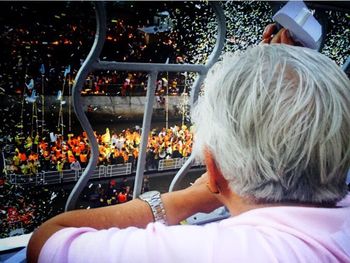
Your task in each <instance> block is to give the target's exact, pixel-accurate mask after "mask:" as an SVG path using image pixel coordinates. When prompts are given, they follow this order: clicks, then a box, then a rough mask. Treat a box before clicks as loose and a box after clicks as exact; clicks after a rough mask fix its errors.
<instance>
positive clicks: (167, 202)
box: [162, 186, 222, 225]
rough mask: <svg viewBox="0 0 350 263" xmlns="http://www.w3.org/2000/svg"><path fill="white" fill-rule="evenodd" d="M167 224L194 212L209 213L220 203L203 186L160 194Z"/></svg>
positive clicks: (185, 217)
mask: <svg viewBox="0 0 350 263" xmlns="http://www.w3.org/2000/svg"><path fill="white" fill-rule="evenodd" d="M162 200H163V204H164V209H165V211H166V215H167V220H168V223H169V225H175V224H178V223H179V222H181V221H182V220H184V219H187V218H188V217H190V216H191V215H193V214H195V213H199V212H202V213H209V212H211V211H213V210H214V209H216V208H218V207H220V206H222V203H221V202H220V201H219V200H218V199H217V198H216V197H215V195H213V194H212V193H210V192H209V191H208V189H207V188H206V187H205V186H204V187H203V186H191V187H188V188H186V189H183V190H179V191H175V192H170V193H165V194H162Z"/></svg>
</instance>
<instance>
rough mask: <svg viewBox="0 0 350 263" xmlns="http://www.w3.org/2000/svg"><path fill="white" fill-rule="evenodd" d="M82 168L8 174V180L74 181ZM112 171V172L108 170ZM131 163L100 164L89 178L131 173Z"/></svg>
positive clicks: (39, 182) (23, 182) (25, 183)
mask: <svg viewBox="0 0 350 263" xmlns="http://www.w3.org/2000/svg"><path fill="white" fill-rule="evenodd" d="M84 170H85V168H83V169H82V170H63V171H60V172H59V171H48V172H42V173H38V174H36V175H23V174H9V175H8V178H9V182H10V183H11V184H16V185H28V184H31V185H50V184H60V183H66V182H76V181H77V180H78V179H79V177H80V176H81V175H82V174H83V172H84ZM108 171H112V172H108ZM131 172H132V171H131V163H126V164H115V165H107V166H105V165H100V166H97V167H96V169H95V170H94V171H93V174H92V176H91V177H90V178H91V179H96V178H109V177H117V176H124V175H129V174H131Z"/></svg>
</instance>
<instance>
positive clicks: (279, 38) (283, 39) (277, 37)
mask: <svg viewBox="0 0 350 263" xmlns="http://www.w3.org/2000/svg"><path fill="white" fill-rule="evenodd" d="M275 30H276V24H269V25H267V26H266V27H265V30H264V33H263V40H262V41H261V43H265V44H274V43H280V44H287V45H292V46H295V45H296V43H295V41H294V40H293V38H292V37H291V36H290V33H289V31H288V29H285V28H282V29H281V30H280V31H278V32H277V34H273V33H274V31H275Z"/></svg>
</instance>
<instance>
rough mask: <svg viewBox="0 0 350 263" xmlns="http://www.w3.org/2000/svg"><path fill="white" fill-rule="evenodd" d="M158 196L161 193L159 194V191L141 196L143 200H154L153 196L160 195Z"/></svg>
mask: <svg viewBox="0 0 350 263" xmlns="http://www.w3.org/2000/svg"><path fill="white" fill-rule="evenodd" d="M158 194H159V192H157V191H149V192H145V193H143V194H142V195H140V197H141V198H142V199H149V198H152V197H153V196H155V195H158Z"/></svg>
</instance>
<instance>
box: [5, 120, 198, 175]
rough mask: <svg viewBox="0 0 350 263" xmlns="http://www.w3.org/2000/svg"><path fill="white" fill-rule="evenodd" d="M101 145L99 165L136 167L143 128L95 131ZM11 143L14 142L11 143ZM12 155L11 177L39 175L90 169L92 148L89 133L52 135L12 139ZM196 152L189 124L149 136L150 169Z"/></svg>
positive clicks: (9, 152) (8, 169)
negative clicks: (160, 161) (193, 147)
mask: <svg viewBox="0 0 350 263" xmlns="http://www.w3.org/2000/svg"><path fill="white" fill-rule="evenodd" d="M95 135H96V139H97V141H98V144H99V160H98V165H109V164H112V165H113V164H123V163H131V164H132V167H135V166H136V162H137V159H138V155H139V146H140V141H141V129H140V128H139V127H136V128H135V129H125V130H123V131H122V132H120V133H117V132H115V131H113V132H110V130H109V128H107V129H106V132H105V133H104V134H99V133H97V132H95ZM10 142H11V143H10ZM7 146H9V147H8V150H9V151H8V155H7V156H5V158H6V163H7V167H6V168H5V169H6V173H8V174H23V175H29V176H30V175H35V174H37V173H38V172H43V171H59V172H60V171H63V170H69V169H73V170H75V169H80V167H82V168H84V167H86V166H87V163H88V160H89V155H90V146H89V141H88V138H87V136H86V133H85V132H83V133H82V134H80V135H74V134H73V133H70V134H68V135H67V138H65V137H64V136H62V135H57V134H54V133H50V135H49V136H46V137H43V136H39V135H38V134H37V135H36V136H35V137H34V138H32V137H31V136H30V135H28V136H27V137H24V136H23V137H21V136H20V135H16V136H15V137H14V138H13V139H12V138H9V142H8V144H7ZM191 151H192V131H191V128H188V127H187V126H186V125H182V126H181V127H180V126H177V125H175V126H174V127H170V128H168V129H166V128H163V129H162V130H161V131H157V130H156V129H153V130H152V131H151V132H150V134H149V136H148V144H147V155H146V169H157V167H158V161H159V160H160V159H169V158H181V157H187V156H189V155H190V154H191Z"/></svg>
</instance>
